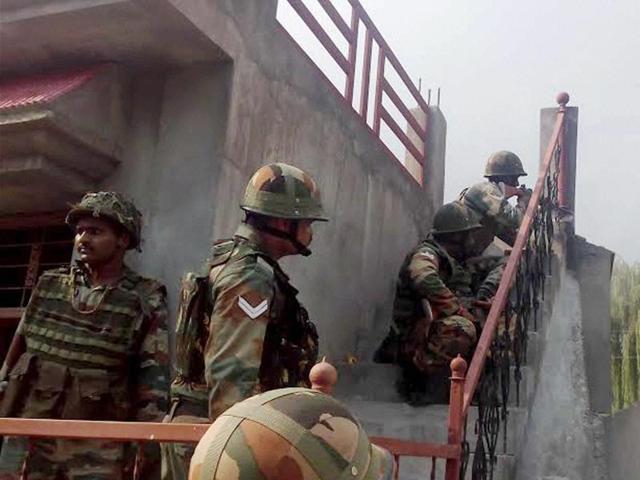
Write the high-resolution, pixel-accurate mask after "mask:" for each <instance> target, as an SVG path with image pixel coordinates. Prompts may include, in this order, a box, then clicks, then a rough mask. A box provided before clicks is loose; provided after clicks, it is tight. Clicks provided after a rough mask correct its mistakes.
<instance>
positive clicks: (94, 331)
mask: <svg viewBox="0 0 640 480" xmlns="http://www.w3.org/2000/svg"><path fill="white" fill-rule="evenodd" d="M92 195H94V194H92ZM95 195H100V194H95ZM85 199H86V197H85ZM98 199H99V198H98ZM83 201H84V199H83ZM89 203H90V202H89ZM86 205H87V202H85V203H84V205H83V203H82V202H81V204H80V206H85V207H86ZM72 212H73V211H72ZM101 215H102V214H101ZM72 222H73V220H72ZM138 233H139V230H138ZM131 237H132V240H133V241H132V243H131V245H130V246H133V247H135V246H137V244H138V242H139V236H136V234H135V232H133V231H132V236H131ZM165 297H166V291H165V288H164V286H162V285H161V284H160V283H158V282H156V281H154V280H151V279H147V278H144V277H141V276H140V275H138V274H136V273H135V272H133V271H132V270H130V269H129V268H127V267H126V266H125V267H124V270H123V272H122V276H121V278H120V280H119V281H118V282H117V283H116V284H115V285H111V286H97V287H93V288H92V287H91V284H90V280H89V277H88V274H87V272H86V270H85V269H84V267H83V265H81V264H79V265H78V266H73V267H67V268H61V269H57V270H52V271H48V272H45V273H43V274H42V276H41V277H40V279H39V281H38V284H37V286H36V288H35V289H34V290H33V293H32V296H31V299H30V301H29V304H28V306H27V308H26V310H25V312H24V315H23V317H22V320H21V322H20V325H19V327H18V332H17V334H21V335H22V336H23V337H24V339H25V343H26V351H25V352H24V353H23V354H22V356H21V357H20V358H19V360H18V361H17V363H16V364H15V365H14V366H13V368H12V370H11V372H10V374H9V384H8V387H7V390H6V392H5V395H4V398H3V401H2V404H1V405H0V415H2V416H13V417H23V418H58V419H77V420H128V421H158V420H160V419H161V418H162V416H163V414H164V412H165V411H166V407H167V391H168V379H169V358H168V336H167V324H166V322H167V309H166V303H165ZM30 447H31V448H30V451H29V454H28V458H27V469H26V471H27V474H28V477H29V479H30V480H34V479H36V480H37V479H52V478H59V477H61V478H69V479H76V478H82V479H86V480H89V479H105V480H106V479H110V480H111V479H122V478H128V477H129V476H130V475H131V473H132V472H131V467H132V465H131V460H133V456H132V452H131V447H130V446H128V445H126V444H123V443H117V442H108V441H97V440H77V441H76V440H74V441H72V440H57V439H43V440H34V441H31V442H30ZM158 453H159V452H158V450H157V448H154V447H153V445H149V448H147V449H146V451H145V454H146V455H147V466H150V465H153V464H154V461H155V463H156V464H157V463H158V462H157V460H158Z"/></svg>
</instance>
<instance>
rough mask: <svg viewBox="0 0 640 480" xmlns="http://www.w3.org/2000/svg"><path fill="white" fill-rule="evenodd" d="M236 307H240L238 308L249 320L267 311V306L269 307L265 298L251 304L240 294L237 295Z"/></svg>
mask: <svg viewBox="0 0 640 480" xmlns="http://www.w3.org/2000/svg"><path fill="white" fill-rule="evenodd" d="M238 307H240V310H242V311H243V312H244V313H246V314H247V316H248V317H249V318H250V319H251V320H255V319H256V318H258V317H259V316H260V315H262V314H263V313H264V312H266V311H267V308H269V302H267V300H262V301H261V302H260V303H258V304H257V305H251V303H249V301H248V300H247V299H246V298H244V297H243V296H242V295H240V296H239V297H238Z"/></svg>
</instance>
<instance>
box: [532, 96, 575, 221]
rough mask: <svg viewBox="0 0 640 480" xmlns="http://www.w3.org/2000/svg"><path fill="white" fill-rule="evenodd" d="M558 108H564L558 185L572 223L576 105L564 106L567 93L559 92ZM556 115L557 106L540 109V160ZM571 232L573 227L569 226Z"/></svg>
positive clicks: (573, 212) (567, 98)
mask: <svg viewBox="0 0 640 480" xmlns="http://www.w3.org/2000/svg"><path fill="white" fill-rule="evenodd" d="M556 100H557V102H558V105H559V106H560V108H564V109H565V121H564V137H563V143H562V161H563V163H564V170H563V172H562V175H561V177H560V178H559V181H560V182H561V185H558V187H559V188H561V189H562V190H563V191H564V201H563V202H562V203H563V205H561V206H562V207H563V210H564V212H565V216H566V215H569V216H571V218H570V223H571V225H573V223H574V221H573V216H574V215H575V204H576V153H577V146H578V107H568V106H566V105H567V103H568V102H569V94H567V93H566V92H562V93H559V94H558V96H557V98H556ZM557 116H558V107H553V108H543V109H542V110H541V111H540V162H542V161H543V160H544V154H545V152H546V149H547V145H548V144H549V140H550V139H551V134H552V133H553V126H554V125H555V123H556V118H557ZM571 231H572V232H573V228H571Z"/></svg>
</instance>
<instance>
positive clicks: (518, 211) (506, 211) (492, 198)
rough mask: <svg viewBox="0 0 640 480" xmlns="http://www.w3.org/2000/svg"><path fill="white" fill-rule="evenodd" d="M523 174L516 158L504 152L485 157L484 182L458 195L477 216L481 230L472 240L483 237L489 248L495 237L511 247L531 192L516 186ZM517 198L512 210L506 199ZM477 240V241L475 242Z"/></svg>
mask: <svg viewBox="0 0 640 480" xmlns="http://www.w3.org/2000/svg"><path fill="white" fill-rule="evenodd" d="M525 175H527V172H525V171H524V168H523V167H522V162H521V161H520V158H518V156H517V155H516V154H515V153H513V152H508V151H506V150H503V151H500V152H496V153H494V154H493V155H491V156H490V157H489V160H488V161H487V166H486V169H485V172H484V176H485V177H486V178H487V181H484V182H480V183H476V184H475V185H473V186H471V187H469V188H467V189H465V190H463V191H462V193H461V194H460V198H459V200H460V201H461V202H462V203H464V204H465V205H466V206H467V207H469V208H470V209H471V210H473V212H474V213H476V214H477V215H478V216H479V217H480V219H481V220H480V223H482V226H483V227H484V229H483V231H481V232H477V233H476V237H477V238H478V239H479V238H480V237H483V238H486V245H489V243H491V241H492V240H493V237H498V238H500V239H501V240H503V241H504V242H506V243H508V244H509V245H513V243H514V242H515V239H516V235H517V233H518V228H519V227H520V223H521V222H522V217H523V215H524V212H525V210H526V208H527V204H528V203H529V198H530V197H531V190H529V189H526V188H524V186H521V187H519V177H522V176H525ZM513 196H516V197H518V202H517V205H516V206H515V207H514V206H512V205H511V204H510V203H509V198H511V197H513ZM479 241H481V240H479Z"/></svg>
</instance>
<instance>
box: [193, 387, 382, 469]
mask: <svg viewBox="0 0 640 480" xmlns="http://www.w3.org/2000/svg"><path fill="white" fill-rule="evenodd" d="M393 471H394V462H393V459H392V457H391V455H390V454H389V453H388V452H387V451H385V450H383V449H380V448H379V447H376V446H375V445H372V444H371V443H370V442H369V439H368V437H367V435H366V434H365V433H364V431H363V429H362V427H361V426H360V424H359V423H358V421H357V420H356V419H355V418H354V417H353V416H352V415H351V414H350V413H349V411H348V410H347V409H346V407H344V406H343V405H342V404H341V403H340V402H338V401H336V400H335V399H333V398H332V397H330V396H328V395H324V394H322V393H319V392H316V391H314V390H308V389H302V388H290V389H280V390H273V391H270V392H267V393H266V394H262V395H258V396H255V397H252V398H250V399H248V400H245V401H244V402H241V403H239V404H236V405H235V406H234V407H231V408H230V409H229V410H227V412H225V413H224V414H222V415H221V416H220V417H219V418H218V419H217V420H216V421H215V422H214V423H213V425H212V426H211V427H210V428H209V430H208V431H207V433H206V434H205V435H204V436H203V438H202V440H201V441H200V443H199V444H198V446H197V448H196V451H195V453H194V455H193V457H192V459H191V469H190V472H189V479H190V480H205V479H206V480H223V479H224V480H240V479H242V480H245V479H247V480H248V479H256V480H258V479H260V480H270V479H274V480H275V479H287V480H340V479H347V478H348V479H353V480H387V479H389V480H390V479H391V478H392V475H393Z"/></svg>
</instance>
